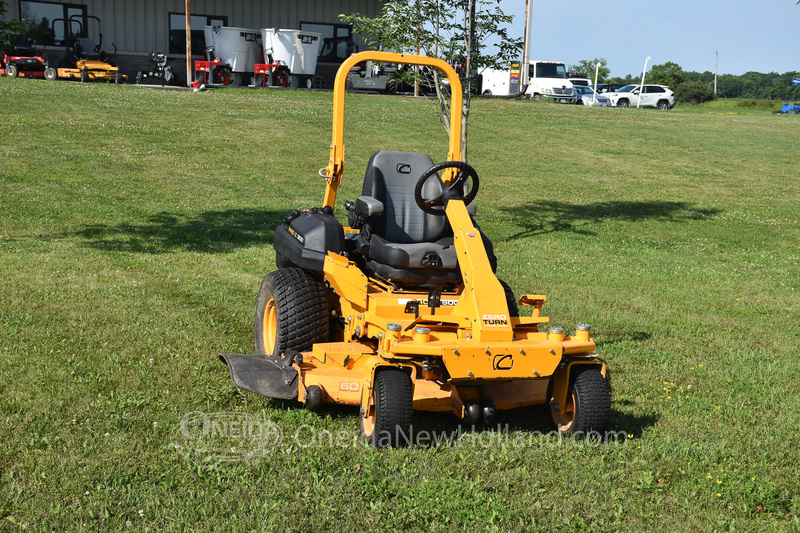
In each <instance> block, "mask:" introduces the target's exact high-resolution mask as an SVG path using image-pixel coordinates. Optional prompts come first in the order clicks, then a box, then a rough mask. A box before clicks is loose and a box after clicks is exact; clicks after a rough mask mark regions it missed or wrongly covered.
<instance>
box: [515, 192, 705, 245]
mask: <svg viewBox="0 0 800 533" xmlns="http://www.w3.org/2000/svg"><path fill="white" fill-rule="evenodd" d="M501 209H502V210H503V211H505V212H506V213H508V214H510V215H511V216H512V219H513V220H514V223H515V224H516V225H517V226H519V227H521V228H522V231H519V232H517V233H515V234H513V235H511V236H509V237H508V238H506V239H505V240H507V241H509V240H514V239H519V238H523V237H531V236H533V235H540V234H544V233H556V232H560V231H568V232H571V233H577V234H581V235H596V234H595V233H594V232H592V231H591V230H589V229H588V228H587V226H590V225H593V224H598V223H601V222H603V221H605V220H622V221H626V222H640V221H644V220H663V221H668V222H687V221H692V220H704V219H707V218H709V217H712V216H714V215H716V214H718V213H719V212H720V211H719V210H718V209H700V208H697V207H693V206H692V205H691V204H689V203H688V202H659V201H655V202H598V203H594V204H572V203H567V202H551V201H541V202H531V203H529V204H526V205H522V206H519V205H518V206H514V207H505V208H501Z"/></svg>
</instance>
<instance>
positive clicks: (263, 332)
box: [255, 267, 329, 356]
mask: <svg viewBox="0 0 800 533" xmlns="http://www.w3.org/2000/svg"><path fill="white" fill-rule="evenodd" d="M328 332H329V320H328V306H327V302H326V289H325V285H323V283H322V282H321V281H318V280H317V279H316V278H314V277H312V276H311V275H310V274H308V273H307V272H305V271H304V270H301V269H299V268H294V267H291V268H280V269H278V270H275V271H274V272H271V273H269V274H267V275H266V276H265V277H264V280H263V281H262V282H261V288H260V289H259V291H258V301H257V303H256V317H255V341H256V354H258V355H271V356H280V355H282V354H283V353H284V352H286V351H287V350H297V351H298V352H304V351H308V350H310V349H311V347H312V346H313V345H314V343H317V342H325V341H327V340H328V335H329V333H328Z"/></svg>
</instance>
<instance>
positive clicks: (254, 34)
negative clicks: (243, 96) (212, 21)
mask: <svg viewBox="0 0 800 533" xmlns="http://www.w3.org/2000/svg"><path fill="white" fill-rule="evenodd" d="M203 33H204V34H205V38H206V50H207V51H208V55H209V58H208V60H209V61H214V60H215V59H216V58H219V59H220V61H219V62H220V63H222V64H227V65H228V68H229V69H230V72H231V74H230V83H231V85H247V84H249V83H250V80H251V79H252V78H253V72H254V69H255V65H256V63H261V62H263V60H264V48H263V46H262V44H261V32H260V31H258V30H253V29H249V28H234V27H230V26H204V27H203ZM212 49H213V51H212ZM212 55H213V57H212Z"/></svg>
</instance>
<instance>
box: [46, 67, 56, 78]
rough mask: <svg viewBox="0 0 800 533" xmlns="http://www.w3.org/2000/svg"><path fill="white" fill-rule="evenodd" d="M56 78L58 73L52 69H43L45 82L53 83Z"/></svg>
mask: <svg viewBox="0 0 800 533" xmlns="http://www.w3.org/2000/svg"><path fill="white" fill-rule="evenodd" d="M56 78H58V71H57V70H56V69H54V68H53V67H47V68H45V69H44V79H46V80H47V81H55V80H56Z"/></svg>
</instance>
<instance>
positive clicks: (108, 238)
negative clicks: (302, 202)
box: [75, 209, 289, 254]
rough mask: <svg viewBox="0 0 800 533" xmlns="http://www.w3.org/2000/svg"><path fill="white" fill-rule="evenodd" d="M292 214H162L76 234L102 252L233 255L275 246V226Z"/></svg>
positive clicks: (244, 211) (232, 211) (235, 211)
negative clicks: (273, 244)
mask: <svg viewBox="0 0 800 533" xmlns="http://www.w3.org/2000/svg"><path fill="white" fill-rule="evenodd" d="M288 211H289V210H287V211H280V212H278V211H266V210H261V209H227V210H224V211H206V212H204V213H200V214H197V215H193V216H188V215H174V214H170V213H158V214H157V215H153V216H152V217H150V218H148V219H147V220H146V221H144V222H142V223H140V224H134V223H125V222H123V223H121V224H116V225H108V224H88V225H85V226H84V227H83V228H82V229H80V230H78V231H77V232H75V234H76V235H78V236H79V237H82V238H84V239H86V240H87V244H88V245H89V246H91V247H92V248H97V249H99V250H109V251H121V252H136V253H152V254H157V253H166V252H172V251H176V250H185V251H191V252H201V253H230V252H233V251H235V250H236V249H237V248H246V247H250V246H258V245H262V244H270V243H272V235H273V232H274V231H275V227H276V226H278V225H279V224H280V223H281V221H282V220H283V217H284V216H286V214H287V213H288Z"/></svg>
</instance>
